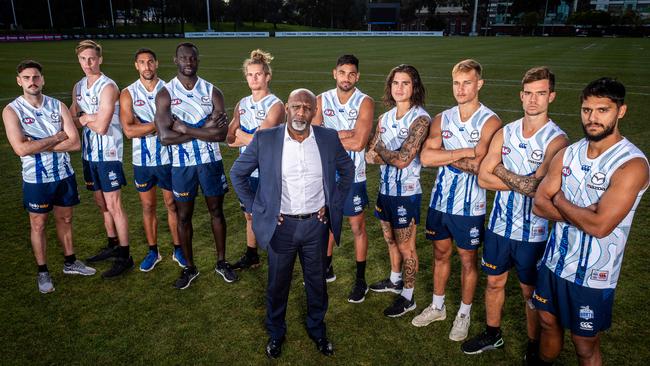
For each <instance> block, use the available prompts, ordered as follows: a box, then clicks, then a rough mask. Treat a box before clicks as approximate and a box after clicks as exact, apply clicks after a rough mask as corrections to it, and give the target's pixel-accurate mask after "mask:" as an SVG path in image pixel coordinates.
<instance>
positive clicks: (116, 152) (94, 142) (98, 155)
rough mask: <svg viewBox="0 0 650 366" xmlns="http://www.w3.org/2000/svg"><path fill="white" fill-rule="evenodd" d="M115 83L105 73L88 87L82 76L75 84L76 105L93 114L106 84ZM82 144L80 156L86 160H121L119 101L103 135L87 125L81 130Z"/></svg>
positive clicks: (85, 78) (86, 79) (121, 143)
mask: <svg viewBox="0 0 650 366" xmlns="http://www.w3.org/2000/svg"><path fill="white" fill-rule="evenodd" d="M110 84H112V85H115V87H116V88H117V84H115V82H114V81H113V80H111V79H109V78H108V77H107V76H106V75H104V74H102V76H100V77H99V79H97V80H96V81H95V82H94V83H93V85H91V86H90V88H88V78H87V77H84V78H83V79H81V80H79V82H78V83H77V84H76V85H75V87H74V90H75V97H76V99H77V105H78V106H79V109H81V110H82V111H83V112H84V113H86V114H95V113H97V111H98V110H99V96H100V95H101V93H102V91H103V90H104V88H105V87H106V86H107V85H110ZM82 138H83V144H82V146H81V156H82V157H83V159H84V160H87V161H97V162H99V161H122V149H123V148H124V147H123V141H122V126H121V125H120V103H119V100H118V101H116V102H115V110H114V111H113V116H112V117H111V122H110V124H109V126H108V131H107V132H106V134H105V135H100V134H98V133H96V132H94V131H93V130H91V129H90V128H88V127H84V128H83V130H82Z"/></svg>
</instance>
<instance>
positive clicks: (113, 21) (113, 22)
mask: <svg viewBox="0 0 650 366" xmlns="http://www.w3.org/2000/svg"><path fill="white" fill-rule="evenodd" d="M48 1H50V0H48ZM108 6H109V8H110V10H111V24H112V25H113V31H115V18H113V0H108Z"/></svg>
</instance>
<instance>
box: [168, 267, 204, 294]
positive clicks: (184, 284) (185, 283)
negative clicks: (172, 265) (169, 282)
mask: <svg viewBox="0 0 650 366" xmlns="http://www.w3.org/2000/svg"><path fill="white" fill-rule="evenodd" d="M197 277H199V270H198V269H197V268H196V267H185V268H183V270H182V271H181V276H180V277H178V279H177V280H176V282H174V287H176V288H177V289H179V290H185V289H186V288H188V287H190V284H191V283H192V281H194V279H195V278H197Z"/></svg>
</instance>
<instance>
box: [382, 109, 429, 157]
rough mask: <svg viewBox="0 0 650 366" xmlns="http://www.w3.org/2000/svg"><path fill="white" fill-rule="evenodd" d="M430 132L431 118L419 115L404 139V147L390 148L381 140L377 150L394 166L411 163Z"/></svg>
mask: <svg viewBox="0 0 650 366" xmlns="http://www.w3.org/2000/svg"><path fill="white" fill-rule="evenodd" d="M428 132H429V119H428V118H427V117H424V116H422V117H419V118H418V119H416V120H415V121H414V122H413V124H412V125H411V128H410V130H409V134H408V136H406V139H405V140H404V143H403V144H402V147H400V149H399V150H397V151H392V150H388V149H387V148H386V146H385V145H384V144H383V142H382V141H381V140H380V141H378V142H377V145H375V151H376V152H377V154H379V156H380V157H381V158H382V159H383V160H384V161H385V162H386V163H387V164H390V165H393V166H402V165H404V164H410V163H411V161H412V160H413V158H415V156H416V155H417V153H418V152H419V151H420V148H421V147H422V143H423V142H424V140H425V139H426V137H427V133H428Z"/></svg>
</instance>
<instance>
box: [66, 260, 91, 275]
mask: <svg viewBox="0 0 650 366" xmlns="http://www.w3.org/2000/svg"><path fill="white" fill-rule="evenodd" d="M63 273H65V274H78V275H82V276H92V275H94V274H95V273H97V270H96V269H94V268H93V267H89V266H87V265H85V264H84V263H83V262H82V261H80V260H78V259H77V260H76V261H74V263H71V264H68V263H64V264H63Z"/></svg>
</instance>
